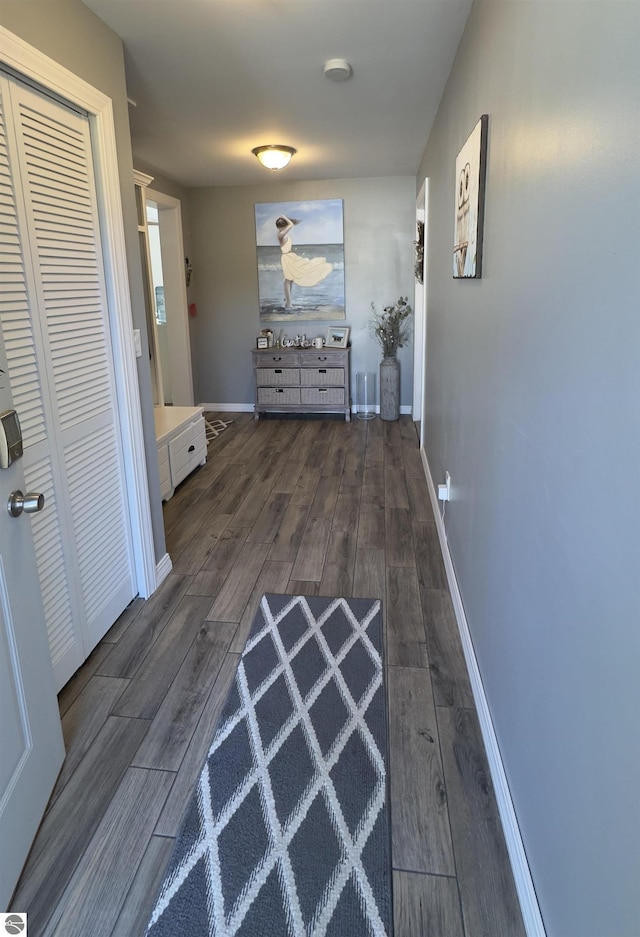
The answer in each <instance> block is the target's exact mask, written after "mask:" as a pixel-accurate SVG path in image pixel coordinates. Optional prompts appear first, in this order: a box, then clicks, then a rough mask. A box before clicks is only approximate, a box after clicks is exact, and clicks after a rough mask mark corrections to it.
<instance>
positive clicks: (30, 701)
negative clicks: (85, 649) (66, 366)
mask: <svg viewBox="0 0 640 937" xmlns="http://www.w3.org/2000/svg"><path fill="white" fill-rule="evenodd" d="M6 370H7V366H6V358H5V355H4V349H3V346H2V336H1V335H0V411H3V410H6V409H9V408H10V407H11V405H12V401H11V392H10V389H9V381H8V379H7V375H6ZM22 468H23V465H22V460H18V461H16V462H15V463H14V464H13V465H11V466H10V467H9V468H7V469H0V751H1V752H2V758H0V843H2V848H1V849H0V908H1V909H5V908H6V907H7V905H8V903H9V899H10V897H11V894H12V892H13V889H14V887H15V884H16V882H17V880H18V877H19V875H20V872H21V870H22V866H23V864H24V861H25V859H26V857H27V854H28V852H29V849H30V847H31V843H32V841H33V838H34V836H35V834H36V830H37V829H38V825H39V823H40V820H41V818H42V814H43V813H44V810H45V807H46V805H47V801H48V800H49V796H50V794H51V791H52V789H53V785H54V784H55V780H56V777H57V775H58V771H59V770H60V766H61V764H62V761H63V758H64V745H63V741H62V730H61V726H60V717H59V714H58V703H57V700H56V696H55V692H54V683H53V670H52V667H51V659H50V655H49V648H48V643H47V635H46V628H45V618H44V608H43V604H42V600H41V596H40V590H39V589H38V588H37V578H38V573H37V569H36V559H35V551H34V545H33V538H32V535H31V526H30V518H29V516H28V515H26V514H23V515H21V516H20V517H15V518H14V517H11V516H10V515H9V512H8V511H7V510H6V503H7V500H8V498H9V495H10V493H11V492H12V491H14V490H16V489H20V490H21V491H23V492H24V491H26V485H25V479H24V472H23V470H22ZM46 508H47V505H46V503H45V511H46ZM42 513H43V514H44V513H45V512H42Z"/></svg>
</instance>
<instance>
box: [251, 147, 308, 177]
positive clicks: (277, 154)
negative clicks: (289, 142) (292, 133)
mask: <svg viewBox="0 0 640 937" xmlns="http://www.w3.org/2000/svg"><path fill="white" fill-rule="evenodd" d="M251 152H252V153H253V155H254V156H256V157H257V158H258V159H259V160H260V162H261V163H262V165H263V166H265V167H266V168H267V169H273V170H274V171H275V170H278V169H284V167H285V166H287V165H288V164H289V161H290V159H291V157H292V156H294V155H295V154H296V153H297V150H294V148H293V147H292V146H280V144H276V143H270V144H269V145H268V146H256V147H255V149H253V150H251Z"/></svg>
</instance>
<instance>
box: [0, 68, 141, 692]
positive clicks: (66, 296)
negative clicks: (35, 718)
mask: <svg viewBox="0 0 640 937" xmlns="http://www.w3.org/2000/svg"><path fill="white" fill-rule="evenodd" d="M0 219H1V221H2V223H3V228H4V232H3V233H4V237H3V240H2V246H1V247H0V264H1V265H2V274H3V277H4V279H5V284H6V287H5V289H3V291H2V293H1V294H0V315H1V318H2V332H3V336H4V342H5V346H6V356H7V361H8V367H9V377H10V379H11V384H12V390H13V397H14V402H15V406H16V409H17V410H18V412H19V413H20V414H21V415H22V425H23V432H24V442H25V453H24V472H25V476H26V479H27V485H28V486H29V488H30V489H33V490H39V491H42V492H43V493H44V495H45V497H46V499H47V502H48V511H47V512H44V513H43V515H42V516H38V517H37V518H35V519H34V522H33V533H34V539H35V549H36V558H37V563H38V578H39V583H40V591H41V593H42V597H43V603H44V608H45V615H46V620H47V630H48V637H49V646H50V653H51V659H52V662H53V667H54V675H55V686H56V689H60V688H61V687H62V686H63V685H64V684H65V683H66V682H67V680H68V679H69V678H70V677H71V675H72V674H73V673H74V672H75V670H76V669H77V668H78V667H79V666H80V664H81V663H82V661H83V660H85V658H86V657H88V655H89V653H90V652H91V650H92V649H93V647H94V646H95V645H96V644H97V643H98V641H99V640H100V638H101V637H102V636H103V635H104V633H105V632H106V631H107V630H108V628H109V627H110V626H111V625H112V624H113V622H114V621H115V620H116V618H117V617H118V615H119V614H120V612H121V611H122V610H123V609H124V608H125V607H126V605H127V604H128V603H129V602H130V601H131V599H132V598H133V597H134V595H135V593H136V589H135V587H134V569H133V555H132V541H131V529H130V519H129V515H128V505H127V502H126V483H125V471H124V465H123V460H122V444H121V436H120V432H121V431H120V424H119V417H118V407H117V400H116V392H115V387H116V384H115V375H114V365H113V351H112V347H111V337H110V329H109V316H108V307H107V299H106V291H105V281H104V270H103V262H102V250H101V244H100V230H99V220H98V214H97V204H96V195H95V182H94V177H93V159H92V153H91V140H90V131H89V124H88V120H87V117H86V115H83V114H81V113H78V112H76V111H73V110H70V109H69V108H67V107H66V106H64V105H63V104H61V103H58V102H57V101H55V100H52V99H51V98H50V97H48V96H46V95H44V94H41V93H40V92H38V91H36V90H33V89H31V88H28V87H26V86H24V85H22V84H21V83H20V82H17V81H14V80H13V79H10V78H7V77H3V76H1V75H0Z"/></svg>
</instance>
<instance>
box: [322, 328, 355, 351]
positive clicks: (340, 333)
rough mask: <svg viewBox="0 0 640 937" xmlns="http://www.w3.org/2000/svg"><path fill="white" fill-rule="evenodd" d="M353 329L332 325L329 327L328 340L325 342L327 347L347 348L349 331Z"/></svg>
mask: <svg viewBox="0 0 640 937" xmlns="http://www.w3.org/2000/svg"><path fill="white" fill-rule="evenodd" d="M350 331H351V329H349V328H343V327H342V326H330V327H329V328H328V329H327V340H326V342H325V343H324V344H325V347H326V348H346V347H347V345H348V344H349V332H350Z"/></svg>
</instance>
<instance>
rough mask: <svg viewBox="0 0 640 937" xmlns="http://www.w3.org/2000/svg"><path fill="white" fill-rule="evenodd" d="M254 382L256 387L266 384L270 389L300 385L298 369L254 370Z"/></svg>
mask: <svg viewBox="0 0 640 937" xmlns="http://www.w3.org/2000/svg"><path fill="white" fill-rule="evenodd" d="M256 381H257V382H258V385H262V384H266V385H267V386H270V387H286V386H288V385H293V386H295V387H297V386H298V384H299V383H300V370H299V368H256Z"/></svg>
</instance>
